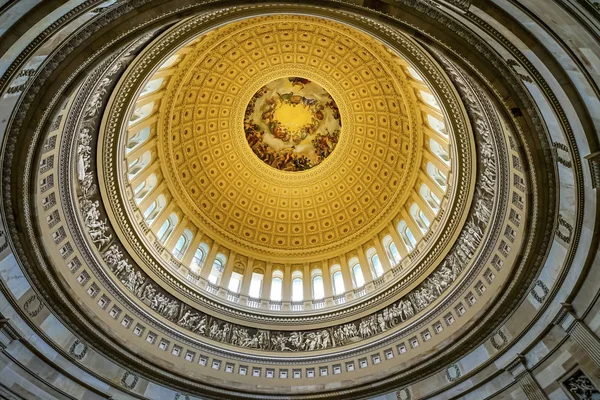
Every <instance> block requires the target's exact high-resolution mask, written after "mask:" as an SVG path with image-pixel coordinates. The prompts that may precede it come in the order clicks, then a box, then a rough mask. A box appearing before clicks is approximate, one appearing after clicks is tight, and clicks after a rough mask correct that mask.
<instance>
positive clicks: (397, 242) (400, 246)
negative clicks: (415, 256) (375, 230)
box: [388, 222, 408, 260]
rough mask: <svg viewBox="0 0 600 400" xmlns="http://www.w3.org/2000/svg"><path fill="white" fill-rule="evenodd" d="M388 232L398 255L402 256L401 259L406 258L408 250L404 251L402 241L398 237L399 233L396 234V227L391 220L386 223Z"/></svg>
mask: <svg viewBox="0 0 600 400" xmlns="http://www.w3.org/2000/svg"><path fill="white" fill-rule="evenodd" d="M388 232H389V233H390V236H391V237H392V241H393V242H394V244H395V245H396V249H397V250H398V253H400V257H402V259H403V260H404V259H405V258H406V256H408V252H407V251H406V247H405V246H404V242H403V241H402V239H401V238H400V235H399V234H398V231H397V230H396V227H395V226H394V224H392V223H391V222H390V223H389V224H388Z"/></svg>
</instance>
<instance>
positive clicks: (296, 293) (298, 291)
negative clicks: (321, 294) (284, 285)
mask: <svg viewBox="0 0 600 400" xmlns="http://www.w3.org/2000/svg"><path fill="white" fill-rule="evenodd" d="M303 289H304V287H303V285H302V278H294V280H293V281H292V301H302V299H303V297H304V296H303V295H304V293H303V291H304V290H303Z"/></svg>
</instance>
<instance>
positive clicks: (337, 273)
mask: <svg viewBox="0 0 600 400" xmlns="http://www.w3.org/2000/svg"><path fill="white" fill-rule="evenodd" d="M330 271H331V283H332V285H333V294H334V295H336V296H337V295H340V294H342V293H344V292H345V291H346V288H345V287H344V276H343V275H342V267H340V266H339V265H338V264H336V265H333V266H332V267H331V268H330Z"/></svg>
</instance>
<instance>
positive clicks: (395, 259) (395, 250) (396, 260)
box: [389, 242, 402, 264]
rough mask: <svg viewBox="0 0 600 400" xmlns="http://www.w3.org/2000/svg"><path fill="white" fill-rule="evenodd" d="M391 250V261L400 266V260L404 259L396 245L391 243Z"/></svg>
mask: <svg viewBox="0 0 600 400" xmlns="http://www.w3.org/2000/svg"><path fill="white" fill-rule="evenodd" d="M389 249H390V254H391V255H392V260H391V261H392V262H393V263H394V264H398V263H399V262H400V260H401V259H402V257H401V256H400V253H399V252H398V248H396V244H395V243H394V242H392V243H390V246H389Z"/></svg>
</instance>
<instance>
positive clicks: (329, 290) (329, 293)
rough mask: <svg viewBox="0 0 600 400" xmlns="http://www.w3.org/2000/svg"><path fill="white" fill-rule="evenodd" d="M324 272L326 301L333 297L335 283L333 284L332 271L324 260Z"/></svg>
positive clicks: (322, 267)
mask: <svg viewBox="0 0 600 400" xmlns="http://www.w3.org/2000/svg"><path fill="white" fill-rule="evenodd" d="M321 270H322V271H323V288H324V289H325V299H328V298H331V297H333V283H332V282H331V271H329V263H328V261H327V260H323V261H322V263H321Z"/></svg>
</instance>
